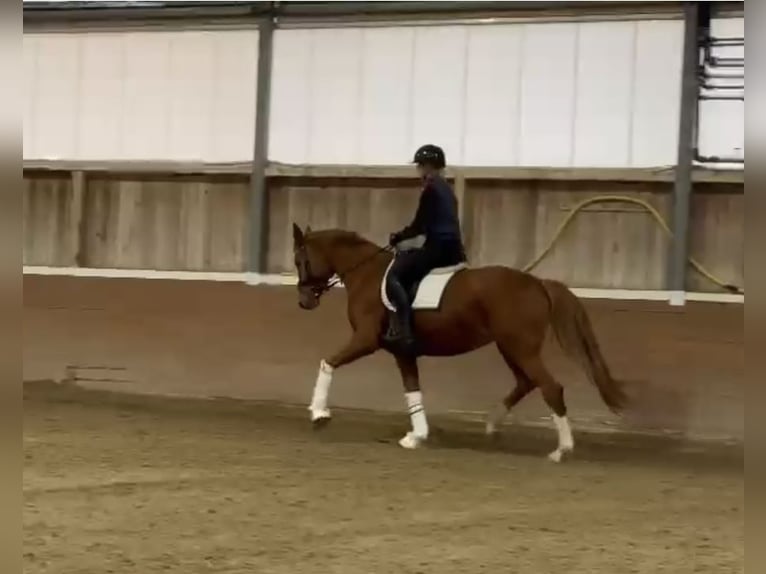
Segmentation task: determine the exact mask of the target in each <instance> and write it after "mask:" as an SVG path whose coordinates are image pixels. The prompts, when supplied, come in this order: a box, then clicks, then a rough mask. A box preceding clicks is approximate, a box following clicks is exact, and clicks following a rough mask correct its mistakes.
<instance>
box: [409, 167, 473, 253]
mask: <svg viewBox="0 0 766 574" xmlns="http://www.w3.org/2000/svg"><path fill="white" fill-rule="evenodd" d="M398 235H399V238H400V239H402V240H405V239H412V238H413V237H417V236H418V235H425V236H426V243H435V242H441V241H457V242H460V243H462V239H461V235H460V219H459V218H458V209H457V198H456V197H455V192H454V191H452V187H450V185H449V184H448V183H447V182H446V181H445V180H444V178H442V177H439V176H432V177H429V178H428V179H427V180H426V182H425V185H424V186H423V191H422V192H421V193H420V201H419V203H418V210H417V212H416V213H415V219H414V220H413V221H412V223H410V224H409V225H408V226H407V227H405V228H404V229H402V230H401V231H400V232H399V233H398Z"/></svg>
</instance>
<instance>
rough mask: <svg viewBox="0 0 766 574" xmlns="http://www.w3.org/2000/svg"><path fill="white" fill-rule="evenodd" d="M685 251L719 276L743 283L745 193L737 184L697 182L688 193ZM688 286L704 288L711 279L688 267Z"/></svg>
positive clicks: (728, 281) (729, 281)
mask: <svg viewBox="0 0 766 574" xmlns="http://www.w3.org/2000/svg"><path fill="white" fill-rule="evenodd" d="M689 242H690V245H689V251H690V253H691V255H692V256H693V257H694V258H695V259H697V260H698V261H699V262H700V263H701V264H702V265H703V266H704V267H705V268H706V269H707V270H708V271H709V272H710V273H712V274H713V275H715V276H717V277H718V278H719V279H720V280H722V281H725V282H727V283H731V284H734V285H738V286H740V287H743V288H744V285H745V194H744V193H743V189H742V186H741V185H716V186H710V185H697V186H695V193H694V195H693V196H692V217H691V223H690V226H689ZM687 286H688V289H690V290H692V291H700V290H701V291H707V290H710V289H711V283H710V281H708V280H707V279H705V278H704V277H703V276H702V275H700V274H699V273H697V272H696V271H694V270H689V275H688V281H687Z"/></svg>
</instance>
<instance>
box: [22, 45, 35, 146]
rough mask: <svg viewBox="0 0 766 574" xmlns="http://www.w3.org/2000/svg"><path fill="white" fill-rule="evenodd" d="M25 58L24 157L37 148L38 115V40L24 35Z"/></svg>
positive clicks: (23, 50)
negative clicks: (36, 109)
mask: <svg viewBox="0 0 766 574" xmlns="http://www.w3.org/2000/svg"><path fill="white" fill-rule="evenodd" d="M22 52H23V58H24V64H23V65H24V118H23V122H24V124H23V136H24V137H23V140H24V145H23V148H22V156H23V157H31V155H32V150H34V148H35V141H36V131H37V129H36V128H37V117H36V115H35V108H36V103H37V42H35V41H34V39H33V38H30V37H29V36H24V37H23V49H22Z"/></svg>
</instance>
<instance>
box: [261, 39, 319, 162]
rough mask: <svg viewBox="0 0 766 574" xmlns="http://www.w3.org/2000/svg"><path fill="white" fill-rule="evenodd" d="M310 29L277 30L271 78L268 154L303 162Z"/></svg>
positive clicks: (310, 81) (306, 147)
mask: <svg viewBox="0 0 766 574" xmlns="http://www.w3.org/2000/svg"><path fill="white" fill-rule="evenodd" d="M313 33H314V32H313V31H312V30H277V31H276V32H275V33H274V48H273V53H274V56H273V57H274V60H273V62H272V78H271V115H270V117H269V158H271V159H272V160H277V161H283V162H286V163H306V162H307V161H308V154H309V124H310V123H311V115H310V112H309V110H310V105H309V102H310V99H311V97H312V84H313V76H312V74H311V52H312V50H313Z"/></svg>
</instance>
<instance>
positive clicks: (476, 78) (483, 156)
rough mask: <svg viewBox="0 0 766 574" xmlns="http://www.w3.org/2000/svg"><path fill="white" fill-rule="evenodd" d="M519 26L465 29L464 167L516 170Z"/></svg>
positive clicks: (519, 51) (518, 104)
mask: <svg viewBox="0 0 766 574" xmlns="http://www.w3.org/2000/svg"><path fill="white" fill-rule="evenodd" d="M523 45H524V26H518V25H504V26H492V27H488V28H477V27H473V28H469V29H468V73H467V85H466V123H465V130H464V134H463V138H464V146H465V155H464V158H463V159H464V163H466V164H469V165H516V164H518V163H519V141H520V140H519V138H520V135H521V115H520V108H519V106H520V105H521V92H520V89H521V73H522V67H521V61H522V50H523Z"/></svg>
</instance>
